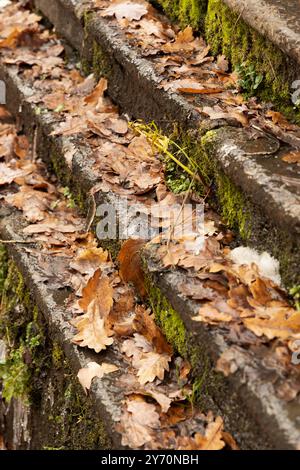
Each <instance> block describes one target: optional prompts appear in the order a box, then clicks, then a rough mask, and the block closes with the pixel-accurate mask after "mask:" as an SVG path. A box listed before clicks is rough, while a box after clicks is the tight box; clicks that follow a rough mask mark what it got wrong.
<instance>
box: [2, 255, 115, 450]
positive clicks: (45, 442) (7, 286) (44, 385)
mask: <svg viewBox="0 0 300 470" xmlns="http://www.w3.org/2000/svg"><path fill="white" fill-rule="evenodd" d="M0 253H1V256H2V255H3V254H4V258H5V260H6V254H5V250H1V251H0ZM2 258H3V256H2ZM6 265H7V267H6V268H5V270H3V272H5V274H4V280H3V282H2V284H3V288H2V292H1V299H0V305H1V309H0V337H1V338H3V339H5V342H6V344H7V348H8V353H7V357H6V360H5V363H3V364H0V381H1V393H2V397H3V399H4V400H5V402H6V403H7V404H8V403H9V402H10V401H11V399H12V398H18V399H20V400H21V402H22V403H23V404H25V405H26V407H27V410H28V412H29V413H30V420H29V421H28V423H31V420H32V423H38V431H37V429H35V428H33V432H32V443H33V444H32V445H33V446H34V447H33V448H54V447H55V448H61V449H99V448H109V447H110V441H109V439H108V437H107V434H106V432H105V427H104V425H103V423H102V421H101V420H100V419H99V418H98V416H97V414H96V413H95V410H94V405H93V403H92V402H91V401H90V399H89V398H88V397H86V395H85V394H84V392H83V389H82V387H81V386H80V384H79V382H78V380H77V377H76V376H75V374H74V373H73V372H72V369H71V367H70V365H69V363H68V361H67V360H66V358H65V356H64V353H63V350H62V349H61V347H60V345H59V344H58V343H57V342H56V341H52V340H51V338H49V336H46V332H47V329H46V327H45V325H44V321H43V317H42V316H41V314H40V312H39V310H38V308H37V307H36V306H35V305H34V302H33V301H32V299H31V296H30V292H29V291H28V289H27V288H26V285H25V283H24V279H23V277H22V274H21V273H20V272H19V271H18V269H17V267H16V265H15V264H14V262H13V261H12V260H8V261H6ZM29 425H30V426H31V424H29ZM20 426H21V423H20ZM33 426H34V424H33ZM27 431H28V432H27ZM16 432H17V430H16ZM26 432H27V433H29V434H30V432H31V429H29V430H26Z"/></svg>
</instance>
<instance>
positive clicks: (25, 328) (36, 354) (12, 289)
mask: <svg viewBox="0 0 300 470" xmlns="http://www.w3.org/2000/svg"><path fill="white" fill-rule="evenodd" d="M6 266H7V267H6V277H5V280H4V283H3V288H2V292H1V310H0V336H1V338H3V339H5V341H6V343H7V345H8V349H9V352H8V357H7V359H6V362H5V363H4V364H1V365H0V379H1V381H2V396H3V398H4V399H5V400H6V402H7V403H9V402H10V401H11V399H12V398H21V399H22V400H23V401H27V400H29V395H30V391H31V388H32V386H33V377H34V376H38V375H39V374H40V373H41V370H42V369H43V367H44V366H45V360H46V361H47V358H44V357H42V356H43V355H41V351H42V350H43V348H44V347H45V339H44V334H43V327H42V322H41V319H40V314H39V311H38V309H37V307H36V306H35V305H34V304H33V302H32V301H31V298H30V294H29V291H28V290H27V288H26V286H25V284H24V280H23V277H22V275H21V273H20V272H19V271H18V270H17V268H16V266H15V264H14V263H13V262H12V261H11V260H7V265H6Z"/></svg>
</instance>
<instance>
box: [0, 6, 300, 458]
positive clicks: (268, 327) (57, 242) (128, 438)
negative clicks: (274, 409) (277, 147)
mask: <svg viewBox="0 0 300 470" xmlns="http://www.w3.org/2000/svg"><path fill="white" fill-rule="evenodd" d="M100 3H101V5H102V6H101V8H102V7H103V4H104V3H105V2H100ZM100 3H99V4H100ZM120 3H122V2H120ZM123 3H124V2H123ZM138 3H140V2H138ZM142 3H143V2H141V4H142ZM137 11H141V9H138V10H137ZM147 11H148V10H147ZM150 12H151V10H150ZM5 15H7V16H6V17H5ZM145 15H146V13H145V14H142V16H141V18H142V20H141V21H143V20H145ZM147 15H148V13H147ZM147 15H146V16H147ZM22 16H24V17H23V18H22ZM136 16H139V14H136ZM39 19H40V18H39V17H38V16H37V15H33V14H30V13H29V12H28V11H27V10H23V9H20V7H19V5H18V4H14V5H9V6H8V7H7V10H5V14H4V15H3V17H1V18H0V21H3V24H4V25H5V27H4V28H3V30H2V31H1V41H2V46H1V47H2V49H3V50H5V59H4V61H5V63H6V64H12V65H17V66H18V67H19V74H20V75H22V77H23V78H24V80H26V81H27V82H28V83H29V84H30V85H31V87H32V89H33V90H34V94H33V95H32V102H34V103H36V104H37V105H38V106H39V107H38V108H37V109H41V107H43V106H45V107H47V106H49V109H52V110H53V108H54V110H56V113H57V114H58V116H59V119H60V123H59V124H58V125H56V127H55V130H54V131H53V135H80V136H81V137H82V138H84V139H85V140H86V141H88V142H89V145H90V146H91V148H92V149H94V169H95V171H96V172H98V175H99V179H101V180H102V183H101V185H102V188H104V189H103V190H105V189H106V190H108V188H110V189H112V190H114V191H115V192H117V193H119V194H130V195H131V197H133V198H134V199H138V198H140V197H141V196H143V195H144V194H147V193H150V192H151V191H154V193H156V196H157V197H158V198H159V194H161V193H164V194H165V197H166V198H167V197H168V196H169V193H168V191H167V189H166V188H165V182H164V171H163V170H164V168H163V164H162V163H161V160H160V159H159V152H155V151H154V150H153V148H152V147H151V144H150V143H149V142H148V141H147V139H146V138H145V137H144V136H141V135H139V136H137V135H136V134H135V133H134V132H133V131H132V130H131V129H129V128H128V125H127V123H126V119H125V118H123V117H120V116H119V114H118V111H117V109H116V108H115V106H113V105H112V103H111V102H110V101H109V100H108V98H106V96H105V91H106V88H107V82H106V81H105V80H104V79H101V80H100V82H99V83H98V84H95V81H94V79H93V77H91V76H90V77H87V78H86V79H84V78H82V77H81V76H80V74H78V73H77V71H76V70H70V69H69V68H66V67H65V66H64V65H63V59H62V58H61V57H60V56H61V54H62V53H63V47H62V46H61V45H60V43H59V41H58V40H57V38H56V37H55V36H54V35H53V34H52V33H49V32H48V31H47V30H45V29H43V27H42V26H41V25H39V23H38V22H39ZM125 19H126V20H128V18H126V17H125ZM123 20H124V18H123ZM133 21H134V22H135V21H138V20H134V19H133ZM152 21H154V20H152ZM9 24H11V25H12V26H9ZM134 24H135V23H134ZM20 25H22V26H20ZM121 26H122V27H124V22H123V23H121ZM126 27H128V25H127V26H126ZM18 28H19V29H18ZM26 28H30V37H31V40H30V41H29V44H28V43H26V41H25V42H24V41H23V39H22V32H24V31H26ZM143 28H144V29H145V28H146V29H147V28H148V32H149V29H150V30H151V28H150V25H149V24H148V26H145V23H144V24H143ZM157 28H158V29H156V30H155V31H156V35H158V36H159V34H160V33H158V31H163V33H162V34H163V35H164V36H165V40H164V42H163V44H164V46H165V47H164V48H165V52H166V53H168V54H169V52H170V51H171V52H172V53H176V54H177V53H179V51H180V57H181V55H182V53H183V52H184V51H185V52H189V53H191V52H194V51H197V55H196V57H193V58H192V60H193V61H194V63H195V64H198V63H200V64H201V65H202V64H203V63H204V64H210V63H211V62H212V61H211V60H207V61H206V60H205V59H206V54H208V52H209V51H208V48H207V46H206V45H205V44H203V43H202V41H201V40H200V39H194V37H193V36H192V33H191V31H190V30H189V29H187V30H186V31H184V32H182V34H180V33H179V32H178V34H177V33H176V31H175V32H174V31H173V30H171V29H170V28H169V27H168V28H166V26H165V25H164V26H163V27H162V29H161V28H159V27H158V26H157ZM133 29H134V30H136V28H135V27H133ZM153 31H154V25H153V24H152V33H151V35H155V34H154V32H153ZM172 31H173V32H172ZM143 34H144V33H143ZM160 39H161V38H160ZM170 39H171V42H170ZM3 41H5V42H4V43H3ZM32 41H34V44H35V47H36V51H35V53H34V55H33V54H31V51H30V47H31V46H32ZM154 44H156V43H155V42H154ZM160 44H161V42H160ZM167 44H170V45H169V46H167ZM149 47H150V46H149ZM199 49H200V52H199ZM2 59H3V55H2ZM165 59H167V60H166V61H165V64H167V62H168V61H170V60H173V62H175V63H177V61H178V60H179V65H180V66H181V67H182V63H180V61H181V59H178V56H172V58H170V57H167V58H166V57H165ZM218 64H219V65H218V67H219V68H220V69H222V68H223V69H224V68H226V61H225V60H224V59H223V58H219V59H218ZM24 65H26V67H24ZM194 66H195V65H193V67H194ZM166 68H167V69H168V68H169V67H168V66H166ZM202 72H203V71H201V73H202ZM214 73H215V72H214ZM223 73H224V74H226V73H227V72H225V71H224V70H223V71H222V70H219V73H217V76H218V77H219V76H222V74H223ZM41 74H43V80H41V79H40V78H39V77H40V75H41ZM227 78H228V80H229V81H232V80H234V79H233V78H232V77H230V78H229V77H227ZM176 80H178V78H176ZM221 81H222V80H221ZM197 83H198V82H197ZM205 83H206V87H205V88H207V89H214V88H215V85H216V84H215V83H207V82H205ZM181 85H182V83H181ZM181 85H180V86H179V90H180V88H183V89H184V88H187V89H189V90H191V89H192V90H195V89H197V90H200V89H201V88H199V86H200V87H201V86H202V85H201V84H200V85H199V83H198V84H197V85H193V84H191V83H189V84H188V86H187V87H183V86H181ZM57 87H59V93H60V94H59V95H58V94H57V93H58V91H57V90H58V88H57ZM197 87H198V88H197ZM51 92H52V93H56V94H55V95H52V98H49V94H50V96H51ZM188 93H190V92H188ZM222 93H223V91H222ZM196 94H197V93H196ZM208 94H210V93H208ZM218 94H219V92H218ZM222 100H223V101H224V102H232V103H233V102H234V103H235V104H236V101H237V100H238V101H240V98H239V97H237V96H236V95H235V94H231V95H230V94H228V93H227V90H226V91H224V93H223V97H222ZM240 104H241V103H240V102H239V105H240ZM218 112H219V111H218ZM226 112H228V108H227V109H226ZM244 114H246V115H247V112H245V113H244V111H243V112H242V115H243V116H244ZM250 114H251V113H250ZM6 117H7V115H6ZM268 118H269V117H268V116H267V117H266V118H264V119H268ZM271 118H272V119H273V120H274V116H273V115H272V116H271ZM240 120H241V119H240ZM272 122H273V121H272ZM273 124H274V125H275V126H278V125H281V126H282V127H284V128H285V129H286V124H285V123H282V120H280V117H279V116H276V123H274V122H273ZM293 130H294V129H293ZM0 131H1V132H0V150H1V157H2V158H4V159H5V162H1V169H2V170H3V171H2V172H1V178H2V179H1V181H2V183H1V185H2V188H1V189H2V196H1V197H2V198H3V199H4V201H5V203H7V204H11V205H13V206H15V207H16V208H18V209H19V210H21V211H23V213H24V217H25V218H26V219H27V221H28V223H29V224H30V225H28V226H27V227H26V228H25V229H24V235H26V236H27V238H28V237H29V238H30V239H32V241H33V242H35V243H38V244H39V250H38V251H39V253H40V252H42V253H43V252H44V253H45V255H47V256H48V257H49V259H48V260H47V261H46V262H44V267H45V266H47V263H48V264H49V266H50V263H51V265H53V264H54V265H55V263H56V262H58V261H57V260H59V259H60V260H61V261H60V264H59V270H60V272H61V271H63V267H62V266H63V263H65V271H64V274H65V275H66V278H67V279H68V280H69V284H70V287H71V288H72V289H73V294H72V295H71V297H70V301H69V305H68V309H69V311H70V312H72V316H73V317H74V316H75V318H73V320H72V321H71V322H72V324H73V325H74V326H75V327H76V329H77V334H76V335H75V336H74V338H73V341H74V342H75V343H76V344H78V345H79V346H81V347H89V348H91V349H94V350H95V351H96V352H100V351H102V350H104V349H106V348H107V347H110V346H111V345H112V344H114V347H119V348H120V350H121V351H122V352H123V356H124V359H125V360H126V361H127V362H128V364H129V368H130V371H131V372H130V374H131V375H132V377H133V382H134V383H135V386H134V388H133V392H132V393H131V394H130V393H129V395H128V399H126V400H125V402H124V405H123V406H124V415H123V418H122V420H121V422H120V423H119V425H118V427H119V428H118V429H119V431H120V432H122V436H123V440H124V442H123V444H124V445H128V446H130V447H133V448H136V447H141V446H145V448H151V446H154V447H153V448H155V446H156V447H157V448H160V446H167V447H168V446H169V447H170V448H182V449H222V448H223V447H225V445H228V442H231V444H230V445H229V447H233V448H234V444H233V443H232V438H231V439H230V438H229V437H228V435H227V434H226V433H224V431H223V421H222V418H221V417H217V418H213V417H212V416H211V415H210V414H208V415H207V416H205V415H202V414H201V413H199V412H198V411H195V410H194V411H193V412H191V410H190V408H189V405H188V404H187V403H186V399H185V398H183V397H180V399H179V398H178V397H179V395H178V390H177V391H176V390H174V385H176V386H177V382H176V380H175V381H174V379H173V384H172V385H171V386H170V389H171V392H170V391H169V392H168V390H165V389H164V383H165V382H166V381H167V382H168V381H170V378H172V377H173V376H174V362H175V361H176V360H177V359H176V358H174V353H173V351H172V348H171V347H170V346H169V345H168V344H167V342H166V341H165V339H164V337H163V335H162V333H161V332H160V330H159V328H158V327H157V326H156V325H155V323H154V320H153V318H152V315H151V312H150V311H149V310H148V309H147V308H146V307H145V306H143V305H142V304H140V303H139V302H138V303H137V301H136V296H135V293H134V292H133V289H132V287H130V286H129V285H128V282H130V283H133V284H134V285H137V289H138V291H139V293H140V294H141V295H142V297H143V296H144V295H145V288H144V285H143V279H142V275H141V271H140V270H139V269H140V268H139V269H138V270H136V266H140V265H139V263H140V261H139V253H140V249H141V247H142V244H140V245H139V246H137V244H136V241H134V242H133V241H130V240H129V241H128V242H126V243H127V245H126V244H125V245H124V247H125V248H124V247H123V251H121V253H120V257H119V260H120V263H121V267H120V273H118V272H117V270H116V268H115V266H114V265H113V263H112V261H111V260H110V257H109V254H108V253H107V252H105V251H103V250H102V249H101V248H99V247H98V245H97V242H96V240H95V238H94V236H93V235H92V234H91V233H85V232H84V230H83V227H84V224H83V223H82V219H81V218H80V217H79V216H78V215H77V214H76V211H75V210H74V209H72V208H70V207H69V206H68V202H67V200H65V199H64V198H63V197H62V194H61V191H57V190H56V189H55V188H54V186H53V184H52V183H49V182H48V180H47V173H46V170H45V168H44V166H43V165H42V164H41V163H40V162H39V161H35V160H33V159H32V155H31V154H30V151H29V144H28V143H27V142H26V138H25V137H23V138H22V139H23V140H21V141H19V140H16V139H17V137H16V136H17V134H16V130H15V128H14V126H12V125H10V126H6V125H5V124H2V123H1V128H0ZM285 132H286V131H285ZM289 132H290V131H289ZM74 151H75V150H74V149H73V150H71V153H73V152H74ZM73 154H74V153H73ZM71 158H72V157H71ZM100 175H101V178H100ZM11 184H12V188H11V189H10V186H9V185H11ZM162 187H164V188H165V189H164V190H163V191H162ZM146 208H147V204H145V211H146ZM206 225H207V226H206V229H204V235H205V244H204V247H203V248H202V249H201V250H199V247H198V245H197V243H196V244H195V243H191V240H190V239H189V240H185V239H180V238H177V239H176V237H174V238H173V239H172V238H171V239H169V241H168V243H166V241H165V240H155V242H156V244H157V242H158V241H159V242H160V243H159V245H160V246H159V248H158V250H157V255H158V257H159V259H160V260H161V263H162V266H163V267H164V268H170V267H171V268H174V267H176V266H178V267H180V268H182V269H184V270H185V272H186V273H187V277H186V279H187V282H186V283H185V285H184V286H182V287H181V288H182V292H183V294H184V295H185V296H186V297H190V298H193V299H194V300H196V301H198V302H199V314H198V316H197V317H195V320H196V321H200V322H205V323H208V324H211V325H218V324H221V325H222V326H224V324H226V325H230V326H232V327H233V330H234V329H236V331H238V332H239V335H240V337H241V338H245V339H244V341H245V343H247V342H248V338H251V341H252V342H253V344H254V345H255V347H260V345H261V344H265V345H270V346H271V343H272V341H273V340H274V339H275V340H277V341H279V344H281V346H279V347H280V348H283V349H284V350H285V351H287V350H288V348H290V347H291V341H292V340H293V339H295V338H299V331H300V326H299V317H300V313H299V312H296V311H295V310H293V309H292V308H291V307H290V305H289V303H288V299H287V296H286V294H285V293H284V292H283V290H282V289H281V287H280V286H279V285H278V283H277V284H276V283H275V282H274V281H273V280H272V279H271V278H270V276H269V277H268V275H265V276H262V274H261V272H260V266H259V262H257V257H258V256H259V255H256V262H257V264H256V263H255V262H252V263H250V264H245V263H244V262H240V263H239V262H238V261H237V260H236V259H235V260H232V259H231V258H230V249H229V247H228V244H227V241H226V239H227V233H226V230H224V229H223V228H222V224H221V223H219V222H218V223H217V224H215V221H211V220H209V219H207V220H206ZM212 227H213V230H212ZM202 235H203V234H202ZM191 238H192V242H195V241H197V240H196V238H197V235H196V234H192V236H191ZM128 243H131V245H132V249H133V251H132V254H130V255H129V256H128ZM195 247H197V249H196V250H195ZM33 252H34V250H33ZM130 252H131V251H130V249H129V253H130ZM126 254H127V256H126ZM132 263H133V264H132ZM134 272H135V273H136V272H137V273H138V274H137V276H135V277H134V276H133V274H132V273H134ZM62 274H63V273H62ZM263 274H266V273H265V272H263ZM40 282H45V280H44V279H43V278H42V277H41V279H40ZM212 293H214V296H215V297H213V296H212ZM199 297H200V298H199ZM247 331H248V333H247ZM251 335H254V336H252V337H251ZM246 338H247V339H246ZM242 342H243V340H242ZM247 344H248V343H247ZM231 357H232V356H230V355H229V356H227V358H226V360H227V363H226V364H228V361H229V365H227V366H226V371H228V370H229V373H234V372H235V370H237V368H236V366H234V365H231V364H230V361H232V362H233V363H234V357H232V359H230V358H231ZM285 357H286V356H284V355H282V354H281V355H279V354H278V355H277V359H276V360H277V363H278V364H281V366H282V367H283V364H284V361H285ZM223 362H224V361H223ZM95 364H96V363H95ZM95 364H93V365H90V366H89V367H88V366H87V369H88V370H87V371H80V373H79V375H80V377H81V382H82V383H83V386H84V388H85V390H88V389H89V387H90V385H91V382H92V380H93V378H94V377H99V376H101V374H105V373H109V372H112V370H110V368H109V367H108V365H107V364H105V367H104V368H103V367H101V365H99V364H97V365H95ZM220 364H221V363H220V362H219V370H222V369H223V370H225V365H224V364H223V365H220ZM97 366H98V367H97ZM228 367H229V369H228ZM186 370H187V371H189V366H187V368H186ZM289 372H290V373H291V376H293V377H294V379H293V380H292V381H290V382H289V385H288V386H287V387H286V388H285V389H284V387H282V386H281V388H278V394H279V395H280V396H281V398H283V399H286V398H287V397H288V398H289V399H290V397H291V396H292V397H295V396H296V395H297V393H298V391H299V390H298V389H297V387H298V385H297V384H298V382H299V374H297V372H295V368H293V367H292V366H289ZM226 374H227V375H228V372H226ZM226 374H225V375H226ZM187 375H188V373H187ZM152 383H153V384H155V390H154V389H150V388H149V386H150V385H151V384H152ZM188 384H189V382H187V384H185V386H187V390H186V393H187V395H188V387H189V385H188ZM176 386H175V388H176ZM134 390H137V391H136V392H134ZM295 390H298V391H295ZM173 410H174V413H175V415H176V413H178V414H179V416H181V417H180V418H179V417H178V418H176V417H175V415H174V420H175V422H177V424H178V426H179V428H178V429H176V427H175V429H174V427H172V429H168V428H162V423H166V422H168V419H170V420H172V416H173V415H172V412H173ZM175 410H176V412H175ZM180 413H182V414H181V415H180ZM167 415H168V417H167ZM125 416H126V417H127V419H126V420H125V418H124V417H125ZM143 417H145V419H144V420H143V419H142V418H143ZM191 419H192V420H193V422H194V421H195V420H196V421H197V420H199V429H200V430H201V432H198V431H197V432H194V433H193V435H192V436H189V435H188V434H187V432H186V428H182V430H180V426H181V425H182V423H185V424H186V423H188V422H190V420H191Z"/></svg>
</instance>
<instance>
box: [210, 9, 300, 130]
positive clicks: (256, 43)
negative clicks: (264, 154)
mask: <svg viewBox="0 0 300 470" xmlns="http://www.w3.org/2000/svg"><path fill="white" fill-rule="evenodd" d="M205 34H206V39H207V42H208V43H209V44H210V46H211V51H212V53H213V54H214V55H217V54H225V56H226V57H227V58H228V59H229V60H230V62H231V64H232V66H233V67H238V68H240V71H241V67H242V68H244V70H246V71H247V69H248V70H249V69H251V70H252V73H251V76H252V77H253V83H254V84H256V85H257V86H253V85H252V84H251V81H252V79H251V80H250V83H249V76H248V77H247V80H246V81H245V79H244V78H243V76H244V74H243V73H242V77H241V82H240V83H241V85H243V83H244V85H245V84H246V86H244V87H243V89H244V91H245V92H246V95H248V96H250V95H256V96H258V97H259V98H261V99H262V100H264V101H267V102H272V103H273V104H274V105H275V106H276V107H277V108H278V109H279V110H281V111H283V112H284V113H285V114H287V115H288V116H289V117H290V118H294V119H295V120H296V121H297V120H299V121H300V112H299V109H297V108H295V107H294V106H293V104H292V102H291V95H290V85H291V82H292V81H293V80H294V79H295V77H294V76H293V74H294V71H293V69H294V67H293V64H292V63H289V61H288V59H287V57H286V55H285V54H284V53H283V52H281V51H280V49H279V48H277V47H276V46H274V45H273V44H272V43H271V42H270V41H269V40H268V39H266V38H264V37H263V36H261V35H260V34H259V33H258V32H257V31H255V30H254V29H252V28H251V27H249V26H248V25H247V24H246V23H245V22H244V21H243V20H242V19H241V18H240V15H238V14H237V13H235V12H233V11H232V10H231V9H230V8H229V7H227V5H225V4H224V2H223V1H222V0H209V2H208V10H207V15H206V19H205ZM242 72H243V71H242Z"/></svg>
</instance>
